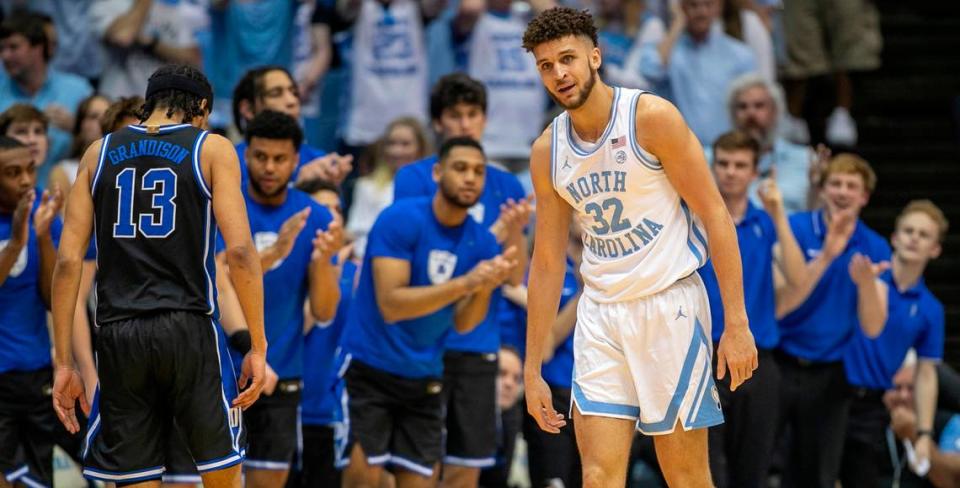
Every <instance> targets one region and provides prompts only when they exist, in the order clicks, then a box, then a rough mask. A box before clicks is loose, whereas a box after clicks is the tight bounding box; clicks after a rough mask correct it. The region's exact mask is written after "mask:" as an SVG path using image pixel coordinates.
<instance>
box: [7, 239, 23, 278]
mask: <svg viewBox="0 0 960 488" xmlns="http://www.w3.org/2000/svg"><path fill="white" fill-rule="evenodd" d="M8 242H10V240H9V239H7V240H5V241H0V249H4V248H6V247H7V243H8ZM25 269H27V246H23V248H22V249H20V255H19V256H17V261H16V262H15V263H13V267H12V268H10V276H12V277H14V278H16V277H18V276H20V274H21V273H23V270H25Z"/></svg>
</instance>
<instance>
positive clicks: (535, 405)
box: [524, 375, 567, 434]
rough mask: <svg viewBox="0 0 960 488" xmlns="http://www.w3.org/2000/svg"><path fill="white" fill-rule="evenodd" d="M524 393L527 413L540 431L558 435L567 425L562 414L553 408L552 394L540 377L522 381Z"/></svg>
mask: <svg viewBox="0 0 960 488" xmlns="http://www.w3.org/2000/svg"><path fill="white" fill-rule="evenodd" d="M524 393H525V395H526V399H527V412H528V413H529V414H530V416H531V417H533V419H534V420H536V421H537V425H538V426H540V429H541V430H543V431H545V432H549V433H551V434H559V433H560V428H561V427H563V426H564V425H567V421H566V420H564V419H563V414H562V413H559V412H557V410H556V409H554V408H553V394H552V393H551V392H550V387H549V386H548V385H547V382H546V381H544V380H543V377H542V376H539V375H538V376H536V377H534V378H527V379H525V380H524Z"/></svg>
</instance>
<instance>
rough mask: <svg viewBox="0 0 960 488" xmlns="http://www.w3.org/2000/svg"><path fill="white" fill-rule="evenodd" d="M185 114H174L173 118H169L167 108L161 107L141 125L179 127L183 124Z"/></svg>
mask: <svg viewBox="0 0 960 488" xmlns="http://www.w3.org/2000/svg"><path fill="white" fill-rule="evenodd" d="M182 123H184V122H183V114H182V113H180V112H174V114H173V117H167V109H166V108H165V107H159V109H158V110H154V111H153V113H151V114H150V116H149V117H147V120H144V121H143V122H142V123H141V125H143V126H151V125H156V126H162V125H177V124H182Z"/></svg>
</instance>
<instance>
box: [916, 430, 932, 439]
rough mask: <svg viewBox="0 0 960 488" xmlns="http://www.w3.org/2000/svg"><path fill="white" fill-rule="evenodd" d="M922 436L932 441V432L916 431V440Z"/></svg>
mask: <svg viewBox="0 0 960 488" xmlns="http://www.w3.org/2000/svg"><path fill="white" fill-rule="evenodd" d="M923 436H927V437H929V438H931V439H933V432H932V431H929V430H918V431H917V439H919V438H921V437H923Z"/></svg>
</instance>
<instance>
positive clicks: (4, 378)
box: [0, 136, 62, 486]
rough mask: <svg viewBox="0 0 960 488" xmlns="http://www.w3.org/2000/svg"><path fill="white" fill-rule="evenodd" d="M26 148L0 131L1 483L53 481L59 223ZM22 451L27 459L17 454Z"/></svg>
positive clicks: (53, 198)
mask: <svg viewBox="0 0 960 488" xmlns="http://www.w3.org/2000/svg"><path fill="white" fill-rule="evenodd" d="M41 162H42V161H35V160H34V158H33V157H32V156H31V153H30V149H29V148H28V147H27V146H26V145H24V144H22V143H21V142H19V141H17V140H15V139H12V138H10V137H6V136H0V405H2V407H0V484H3V480H4V479H6V482H8V483H10V484H11V485H13V484H14V483H21V484H24V485H28V486H36V485H41V486H52V485H53V444H54V441H53V433H54V430H55V427H57V419H56V415H55V414H54V412H53V408H52V407H51V404H50V394H49V390H48V389H47V388H48V387H49V385H50V383H51V381H52V380H53V371H52V369H51V367H50V366H51V363H50V336H49V334H48V333H47V313H46V311H47V308H48V307H49V304H50V280H51V277H52V275H53V266H54V264H55V261H56V257H57V256H56V252H57V251H56V246H57V243H58V241H59V240H60V232H61V229H62V223H61V222H60V219H59V217H57V212H58V211H59V208H60V203H61V202H62V199H61V197H60V195H59V194H56V193H55V194H52V195H51V194H43V196H42V197H41V193H40V192H41V191H42V190H38V189H36V188H35V187H36V185H37V174H36V166H37V164H39V163H41ZM25 453H31V454H32V456H30V457H29V458H24V454H25Z"/></svg>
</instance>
